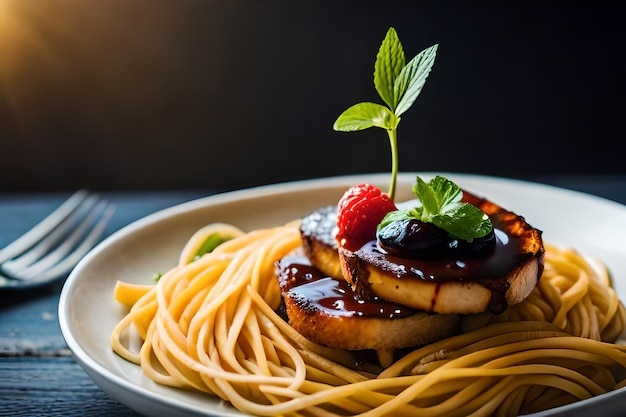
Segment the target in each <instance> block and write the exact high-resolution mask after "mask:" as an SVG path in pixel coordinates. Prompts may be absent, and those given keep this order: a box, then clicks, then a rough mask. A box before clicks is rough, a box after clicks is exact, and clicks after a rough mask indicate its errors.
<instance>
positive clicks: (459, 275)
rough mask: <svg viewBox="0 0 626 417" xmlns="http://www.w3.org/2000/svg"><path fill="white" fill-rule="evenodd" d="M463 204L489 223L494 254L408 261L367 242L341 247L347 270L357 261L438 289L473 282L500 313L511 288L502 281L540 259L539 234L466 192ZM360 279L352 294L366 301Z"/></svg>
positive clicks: (507, 213)
mask: <svg viewBox="0 0 626 417" xmlns="http://www.w3.org/2000/svg"><path fill="white" fill-rule="evenodd" d="M463 200H464V201H466V202H469V203H470V204H473V205H475V206H477V207H479V208H480V209H481V210H482V211H483V212H485V213H487V214H488V215H489V217H490V219H491V221H492V224H493V228H494V234H495V240H496V242H495V247H494V248H493V250H492V251H490V252H488V253H487V254H486V255H484V256H480V257H474V256H464V255H463V254H462V253H461V254H455V255H453V256H448V257H441V258H438V259H408V258H404V257H398V256H393V255H391V254H389V253H388V252H386V251H385V250H384V249H382V248H381V247H380V245H379V244H378V242H377V240H375V239H374V240H371V241H369V242H356V241H354V242H350V241H344V242H342V247H344V248H346V249H348V250H350V251H352V252H354V254H355V255H356V256H355V257H352V259H351V260H349V262H350V263H351V265H350V268H351V269H354V270H359V269H360V265H359V264H360V263H367V264H369V265H370V267H373V268H376V269H377V270H378V271H380V272H381V273H383V274H385V275H387V276H395V277H396V278H397V279H419V280H423V281H426V282H430V283H434V284H437V285H438V286H440V285H441V284H443V283H445V282H450V281H454V282H477V283H479V284H480V285H482V286H484V287H486V288H487V289H489V290H491V291H492V298H491V302H490V305H489V309H490V311H491V312H493V313H500V312H502V311H504V310H505V309H506V307H507V301H506V292H507V290H508V289H509V283H508V281H507V280H506V278H505V277H506V276H507V275H508V274H510V273H511V272H512V271H515V270H516V269H519V268H520V267H521V266H523V265H524V264H525V263H526V262H527V261H528V260H529V259H530V258H532V257H533V256H535V254H536V253H538V254H539V255H540V256H542V253H543V249H542V248H541V238H540V235H541V232H539V231H537V230H533V228H532V227H531V226H530V225H528V223H526V222H525V220H524V219H523V218H522V217H519V216H517V215H515V214H514V213H512V212H509V211H507V210H505V209H503V208H502V207H500V206H497V205H495V204H493V203H491V202H489V201H487V200H484V199H481V198H479V197H476V196H475V195H473V194H471V193H468V192H464V198H463ZM529 234H534V235H535V238H534V240H533V245H535V247H534V248H532V249H533V250H528V249H529V248H528V247H527V245H528V244H529V243H528V242H529ZM357 246H358V248H357ZM541 265H543V262H541ZM356 275H360V274H358V273H357V274H356ZM539 275H541V271H539ZM363 278H365V279H361V278H358V282H355V284H356V286H357V288H356V291H357V292H358V293H359V295H360V296H362V297H365V298H367V295H368V294H370V291H369V289H368V288H364V284H366V283H367V278H366V277H363ZM437 290H438V288H437V289H436V291H437Z"/></svg>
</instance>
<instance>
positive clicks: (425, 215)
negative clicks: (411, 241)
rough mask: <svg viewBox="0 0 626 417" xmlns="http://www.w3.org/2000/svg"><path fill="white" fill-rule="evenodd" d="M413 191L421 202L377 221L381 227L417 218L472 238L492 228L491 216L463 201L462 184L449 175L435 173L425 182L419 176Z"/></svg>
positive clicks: (462, 237)
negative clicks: (448, 176)
mask: <svg viewBox="0 0 626 417" xmlns="http://www.w3.org/2000/svg"><path fill="white" fill-rule="evenodd" d="M413 194H415V196H416V197H417V198H418V200H419V201H420V203H421V206H418V207H414V208H411V209H407V210H398V211H392V212H390V213H388V214H387V215H386V216H385V218H384V219H383V221H382V222H381V223H380V224H379V225H378V230H381V229H382V228H383V227H385V226H386V225H388V224H390V223H393V222H395V221H401V220H406V219H416V220H421V221H423V222H425V223H432V224H434V225H435V226H437V227H439V228H441V229H443V230H445V231H446V232H448V233H449V234H450V235H452V236H453V237H456V238H458V239H463V240H466V241H468V242H472V241H473V240H474V239H476V238H480V237H483V236H486V235H488V234H489V233H490V232H491V230H492V229H493V225H492V224H491V220H489V216H487V215H486V214H485V213H483V212H482V210H480V209H479V208H478V207H476V206H473V205H471V204H468V203H465V202H463V201H461V199H462V198H463V191H462V190H461V187H459V186H458V185H457V184H455V183H454V182H452V181H450V180H449V179H447V178H444V177H440V176H436V177H434V178H433V179H431V180H430V181H429V182H428V183H426V182H425V181H424V180H423V179H422V178H420V177H419V176H418V177H417V179H416V182H415V184H413Z"/></svg>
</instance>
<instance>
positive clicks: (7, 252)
mask: <svg viewBox="0 0 626 417" xmlns="http://www.w3.org/2000/svg"><path fill="white" fill-rule="evenodd" d="M87 195H88V193H87V191H86V190H79V191H76V192H75V193H74V194H72V196H70V197H69V198H68V199H67V200H66V201H65V202H64V203H63V204H61V205H60V206H59V207H58V208H57V209H56V210H55V211H53V212H52V213H50V214H49V215H48V216H47V217H46V218H45V219H43V220H42V221H41V222H39V223H38V224H37V225H36V226H34V227H33V228H32V229H30V230H29V231H28V232H26V233H24V234H23V235H22V236H21V237H20V238H18V239H16V240H15V241H13V242H12V243H10V244H9V245H7V246H5V247H4V248H3V249H1V250H0V263H3V262H5V261H8V260H9V259H12V258H14V257H16V256H18V255H19V254H21V253H23V252H24V251H26V250H28V249H30V248H31V247H33V246H34V245H35V244H36V243H37V242H38V241H39V240H41V239H42V238H43V237H45V236H46V235H47V234H48V233H50V231H52V230H53V229H54V228H55V227H56V226H57V225H58V224H59V223H60V222H62V221H63V220H64V219H65V218H67V217H68V216H69V215H70V214H71V213H73V212H74V211H75V210H76V208H77V207H78V206H79V205H80V204H81V202H82V201H83V200H84V199H85V198H86V197H87Z"/></svg>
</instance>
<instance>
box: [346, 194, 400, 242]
mask: <svg viewBox="0 0 626 417" xmlns="http://www.w3.org/2000/svg"><path fill="white" fill-rule="evenodd" d="M395 210H397V208H396V205H395V204H394V203H393V201H391V199H390V198H389V196H388V195H387V194H385V193H383V192H381V190H380V189H379V188H378V187H375V186H373V185H370V184H359V185H355V186H353V187H352V188H350V189H349V190H348V191H346V192H345V193H344V195H343V197H341V199H340V200H339V203H338V205H337V227H338V229H339V231H338V233H337V240H338V242H339V243H340V244H341V245H345V243H346V241H348V240H350V241H353V242H355V243H357V242H358V243H365V242H367V241H370V240H372V239H375V238H376V227H377V226H378V224H379V223H380V222H381V221H382V219H383V218H384V217H385V215H386V214H387V213H389V212H390V211H395Z"/></svg>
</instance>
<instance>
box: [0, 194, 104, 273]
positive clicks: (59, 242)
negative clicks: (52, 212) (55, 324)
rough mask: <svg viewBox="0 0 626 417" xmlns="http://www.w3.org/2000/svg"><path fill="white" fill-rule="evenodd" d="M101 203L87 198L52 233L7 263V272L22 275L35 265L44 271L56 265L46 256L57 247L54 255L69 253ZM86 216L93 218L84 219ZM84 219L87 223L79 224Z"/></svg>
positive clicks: (91, 197) (95, 199)
mask: <svg viewBox="0 0 626 417" xmlns="http://www.w3.org/2000/svg"><path fill="white" fill-rule="evenodd" d="M99 201H101V198H100V197H99V196H96V195H89V196H87V197H85V198H84V199H83V200H82V201H81V202H80V204H79V205H78V206H76V207H75V208H74V210H73V211H72V212H71V213H69V215H68V216H66V217H65V218H64V219H63V220H62V221H61V222H60V223H58V224H57V227H56V228H55V229H54V230H52V231H50V232H49V233H48V234H47V235H46V236H45V237H44V238H43V239H41V240H40V241H39V242H38V243H36V244H35V245H33V246H32V247H31V248H30V249H29V250H28V251H26V252H25V253H23V254H22V255H20V256H18V257H15V258H13V259H11V260H10V261H7V262H5V264H4V265H3V267H4V269H5V270H7V271H15V274H17V271H19V272H20V274H21V273H22V272H24V271H25V270H26V269H27V268H30V267H32V265H33V264H34V263H38V264H40V265H41V268H42V269H43V268H44V267H45V266H46V265H47V266H50V265H52V264H53V263H54V259H53V258H52V257H51V256H46V254H47V253H51V250H52V249H54V248H56V247H58V250H56V251H55V252H54V253H58V255H59V256H62V254H63V250H64V249H65V251H66V252H69V250H70V248H71V246H72V245H73V244H74V243H73V242H74V241H76V240H77V239H78V238H79V237H80V234H82V233H83V231H84V230H85V228H86V227H87V226H88V225H89V221H88V220H90V219H92V218H93V217H94V216H95V213H96V208H98V206H97V204H98V202H99ZM86 210H88V212H87V214H85V211H86ZM84 216H91V217H85V218H84ZM83 218H84V220H85V221H82V222H81V224H78V223H77V222H78V221H79V220H81V219H83ZM71 231H73V233H71V234H70V232H71ZM71 237H73V239H71ZM44 258H45V259H47V261H45V262H44Z"/></svg>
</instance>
